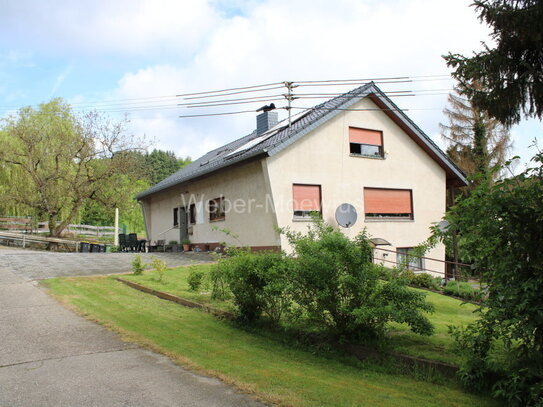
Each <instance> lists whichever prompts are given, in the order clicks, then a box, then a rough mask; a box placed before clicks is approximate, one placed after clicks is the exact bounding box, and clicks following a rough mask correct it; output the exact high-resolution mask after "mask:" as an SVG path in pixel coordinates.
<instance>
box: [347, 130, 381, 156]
mask: <svg viewBox="0 0 543 407" xmlns="http://www.w3.org/2000/svg"><path fill="white" fill-rule="evenodd" d="M349 147H350V152H351V154H352V155H359V156H363V157H372V158H383V157H384V153H383V132H382V131H378V130H369V129H360V128H357V127H349Z"/></svg>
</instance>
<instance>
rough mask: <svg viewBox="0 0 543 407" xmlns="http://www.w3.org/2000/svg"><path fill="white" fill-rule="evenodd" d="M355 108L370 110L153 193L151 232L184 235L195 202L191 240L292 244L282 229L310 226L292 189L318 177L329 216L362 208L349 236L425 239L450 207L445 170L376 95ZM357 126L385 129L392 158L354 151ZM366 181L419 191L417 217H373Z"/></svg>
mask: <svg viewBox="0 0 543 407" xmlns="http://www.w3.org/2000/svg"><path fill="white" fill-rule="evenodd" d="M352 107H353V108H354V109H369V110H364V111H345V112H341V113H339V114H337V115H336V116H335V117H333V118H332V119H330V120H328V121H327V122H325V123H324V124H322V125H320V126H319V127H317V128H316V129H314V130H313V131H312V132H310V133H309V134H307V135H305V136H303V137H302V138H300V139H299V140H297V141H295V142H294V143H292V144H291V145H289V146H288V147H286V148H284V149H283V150H282V151H280V152H279V153H277V154H275V155H272V156H269V157H261V158H255V159H253V160H252V161H250V162H245V163H244V164H238V165H236V166H231V167H226V168H222V169H220V170H218V171H216V172H214V173H212V174H210V175H206V176H203V177H201V178H198V179H196V180H192V181H189V182H185V183H183V184H179V185H177V186H174V187H171V188H169V189H166V190H163V191H160V192H157V193H155V194H153V195H151V196H148V197H145V198H144V199H142V206H143V209H144V214H145V220H146V226H147V230H148V234H149V236H148V238H149V239H150V240H152V241H156V240H159V239H164V240H166V241H169V240H179V229H176V228H174V227H173V218H172V211H173V208H175V207H181V206H185V207H187V208H188V205H189V204H190V203H195V205H196V210H197V215H196V219H195V220H196V223H195V224H193V225H190V227H189V233H190V236H189V238H190V240H191V242H193V243H199V244H205V243H219V242H225V243H228V244H231V245H239V246H241V245H243V246H252V247H260V248H272V247H279V246H280V247H281V248H282V249H285V250H287V251H288V249H289V248H288V245H287V242H286V241H285V239H284V237H281V236H280V235H279V233H278V231H277V228H278V227H279V228H282V227H290V228H291V229H293V230H298V231H304V230H306V228H307V225H308V222H307V221H300V220H296V219H294V217H293V208H292V200H293V196H292V188H293V184H312V185H320V187H321V196H322V215H323V218H324V220H325V221H326V222H328V223H330V224H333V225H337V223H336V222H335V217H334V214H335V210H336V208H337V207H338V206H339V205H340V204H342V203H349V204H351V205H353V206H354V207H355V208H356V211H357V213H358V221H357V222H356V224H355V225H354V226H353V227H351V228H348V229H342V230H343V231H344V233H345V234H347V235H348V236H349V237H354V236H355V235H356V234H358V233H359V232H360V231H362V230H363V229H364V228H366V229H367V231H368V233H369V234H370V236H371V237H378V238H383V239H385V240H387V241H388V242H390V243H391V246H384V247H383V248H386V249H389V250H396V249H397V248H410V247H414V246H417V245H418V244H420V243H422V242H424V241H425V240H426V239H427V238H428V236H429V228H430V226H431V225H432V223H434V222H439V221H440V219H441V217H442V216H443V214H444V212H445V200H446V183H447V180H446V173H445V170H444V169H443V167H442V166H440V165H439V164H438V163H437V162H436V161H435V160H434V159H433V158H432V157H431V156H430V155H429V154H428V153H427V152H426V151H424V150H423V149H422V148H421V147H420V146H419V145H418V144H417V143H415V141H414V140H413V139H412V138H411V137H410V136H409V135H408V134H407V133H405V132H404V131H403V130H402V129H401V128H400V127H399V126H398V125H397V124H396V123H395V122H394V121H393V120H392V119H391V118H389V116H388V115H386V114H385V113H384V112H382V111H380V110H378V109H377V106H376V105H375V104H374V103H373V102H372V101H371V100H370V99H368V98H366V99H362V100H361V101H359V102H358V103H357V104H355V105H354V106H352ZM349 127H359V128H365V129H372V130H378V131H382V134H383V149H384V151H385V157H384V158H368V157H362V156H353V155H351V154H350V149H349ZM365 187H366V188H368V187H370V188H390V189H408V190H411V191H412V193H411V194H412V208H413V219H375V218H372V219H369V218H368V219H365V210H364V194H363V191H364V188H365ZM218 197H223V198H224V200H225V203H226V204H227V205H226V206H227V207H226V208H225V209H226V214H225V218H224V220H220V221H215V222H211V221H210V219H209V211H208V207H209V200H210V199H214V198H218ZM221 230H222V231H221ZM225 230H226V231H227V233H225V232H224V231H225ZM375 253H376V258H377V259H378V260H385V261H386V262H385V263H384V264H385V265H389V266H392V265H393V264H394V262H395V261H396V255H395V253H388V252H383V251H376V252H375ZM427 256H428V257H433V258H437V259H442V260H444V257H445V250H444V247H443V246H442V245H438V246H437V247H435V248H433V249H432V250H431V251H430V252H429V253H428V254H427ZM423 265H424V268H425V269H427V270H428V271H430V272H431V271H436V272H440V273H443V272H444V269H445V267H444V264H443V263H441V262H436V261H432V260H425V261H424V264H423Z"/></svg>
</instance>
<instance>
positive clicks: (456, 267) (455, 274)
mask: <svg viewBox="0 0 543 407" xmlns="http://www.w3.org/2000/svg"><path fill="white" fill-rule="evenodd" d="M373 250H379V251H381V252H385V255H384V256H383V257H382V258H376V257H375V256H374V261H375V262H383V263H388V264H393V265H394V266H408V265H409V260H408V259H409V258H410V257H416V258H420V259H424V260H430V261H435V262H438V263H443V264H445V266H446V268H445V271H437V270H432V269H428V268H427V267H425V266H423V267H422V268H421V269H418V270H414V271H421V272H430V273H435V274H440V275H443V276H444V277H446V278H448V277H452V278H453V279H455V280H456V279H458V278H459V277H460V276H461V270H462V267H464V268H468V269H469V270H470V271H471V270H472V265H471V264H467V263H459V262H454V261H450V260H442V259H436V258H433V257H427V256H420V255H417V254H411V253H409V254H407V255H406V254H405V253H400V254H401V255H406V256H407V263H405V262H398V261H393V260H388V259H386V258H385V256H386V255H387V254H388V253H395V254H396V256H397V255H398V253H399V252H398V251H397V250H392V249H383V248H381V247H374V248H373ZM447 266H451V268H452V272H448V270H447Z"/></svg>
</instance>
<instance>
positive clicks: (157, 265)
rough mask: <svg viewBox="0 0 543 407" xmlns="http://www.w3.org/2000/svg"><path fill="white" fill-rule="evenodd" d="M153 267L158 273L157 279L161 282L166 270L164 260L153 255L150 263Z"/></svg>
mask: <svg viewBox="0 0 543 407" xmlns="http://www.w3.org/2000/svg"><path fill="white" fill-rule="evenodd" d="M151 265H152V266H153V268H154V269H155V272H156V273H157V275H158V278H157V281H159V282H161V281H162V279H163V278H164V273H165V272H166V269H167V267H168V266H167V265H166V262H165V261H164V260H161V259H159V258H158V257H154V256H153V262H152V263H151Z"/></svg>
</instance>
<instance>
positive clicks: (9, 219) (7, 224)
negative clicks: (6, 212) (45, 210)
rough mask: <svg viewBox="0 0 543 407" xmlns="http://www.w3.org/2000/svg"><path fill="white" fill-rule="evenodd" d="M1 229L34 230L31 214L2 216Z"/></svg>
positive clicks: (0, 219) (0, 218)
mask: <svg viewBox="0 0 543 407" xmlns="http://www.w3.org/2000/svg"><path fill="white" fill-rule="evenodd" d="M0 230H11V231H15V232H27V233H28V232H32V217H31V216H0Z"/></svg>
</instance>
